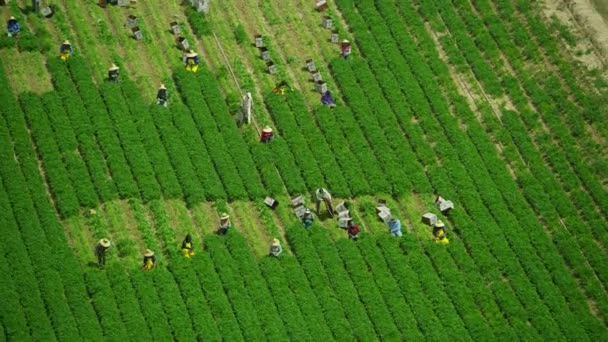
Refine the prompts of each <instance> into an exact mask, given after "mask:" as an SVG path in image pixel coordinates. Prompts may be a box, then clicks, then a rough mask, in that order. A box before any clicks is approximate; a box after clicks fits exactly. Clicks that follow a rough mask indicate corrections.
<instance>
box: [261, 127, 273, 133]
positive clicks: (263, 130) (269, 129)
mask: <svg viewBox="0 0 608 342" xmlns="http://www.w3.org/2000/svg"><path fill="white" fill-rule="evenodd" d="M262 132H264V133H271V132H272V128H270V126H266V127H264V129H262Z"/></svg>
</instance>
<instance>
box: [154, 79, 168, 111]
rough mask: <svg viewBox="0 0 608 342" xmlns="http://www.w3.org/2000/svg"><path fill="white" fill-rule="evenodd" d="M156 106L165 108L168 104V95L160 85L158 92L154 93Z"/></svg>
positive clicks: (163, 86)
mask: <svg viewBox="0 0 608 342" xmlns="http://www.w3.org/2000/svg"><path fill="white" fill-rule="evenodd" d="M156 104H157V105H160V106H163V107H167V105H168V104H169V93H168V92H167V88H165V85H164V84H161V85H160V88H158V92H157V93H156Z"/></svg>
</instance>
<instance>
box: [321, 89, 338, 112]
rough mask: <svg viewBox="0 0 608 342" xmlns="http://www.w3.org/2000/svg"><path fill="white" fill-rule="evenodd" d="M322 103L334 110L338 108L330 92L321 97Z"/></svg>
mask: <svg viewBox="0 0 608 342" xmlns="http://www.w3.org/2000/svg"><path fill="white" fill-rule="evenodd" d="M321 103H322V104H324V105H326V106H328V107H329V108H334V107H335V106H336V103H335V102H334V98H333V97H332V96H331V92H330V91H329V90H328V91H326V92H325V94H323V95H322V96H321Z"/></svg>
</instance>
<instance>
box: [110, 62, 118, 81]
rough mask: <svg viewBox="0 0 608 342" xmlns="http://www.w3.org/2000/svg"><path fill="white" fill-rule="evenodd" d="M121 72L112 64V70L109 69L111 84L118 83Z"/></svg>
mask: <svg viewBox="0 0 608 342" xmlns="http://www.w3.org/2000/svg"><path fill="white" fill-rule="evenodd" d="M119 70H120V68H119V67H118V66H117V65H116V64H114V63H112V66H110V69H108V79H109V80H110V81H111V82H118V74H119Z"/></svg>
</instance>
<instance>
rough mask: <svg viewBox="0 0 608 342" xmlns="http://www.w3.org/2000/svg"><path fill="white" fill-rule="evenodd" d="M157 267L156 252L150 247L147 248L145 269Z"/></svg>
mask: <svg viewBox="0 0 608 342" xmlns="http://www.w3.org/2000/svg"><path fill="white" fill-rule="evenodd" d="M154 267H156V257H155V256H154V252H152V250H150V249H146V251H145V252H144V271H150V270H152V269H153V268H154Z"/></svg>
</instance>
